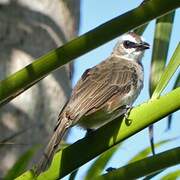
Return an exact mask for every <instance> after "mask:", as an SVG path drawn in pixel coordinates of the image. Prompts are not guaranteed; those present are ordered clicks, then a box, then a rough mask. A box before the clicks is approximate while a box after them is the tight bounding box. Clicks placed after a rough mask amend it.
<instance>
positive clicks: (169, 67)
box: [151, 43, 180, 99]
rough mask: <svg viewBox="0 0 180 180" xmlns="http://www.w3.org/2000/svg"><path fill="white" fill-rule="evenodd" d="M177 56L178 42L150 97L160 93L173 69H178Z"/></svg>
mask: <svg viewBox="0 0 180 180" xmlns="http://www.w3.org/2000/svg"><path fill="white" fill-rule="evenodd" d="M179 58H180V43H179V44H178V46H177V48H176V50H175V51H174V54H173V56H172V58H171V60H170V62H169V64H168V65H167V67H166V69H165V71H164V73H163V74H162V76H161V79H160V80H159V83H158V85H157V87H156V89H155V90H154V92H153V94H152V98H151V99H155V98H158V97H159V96H160V95H161V93H162V91H163V90H164V88H165V87H166V85H167V83H168V82H169V80H170V79H171V77H172V76H173V74H174V73H175V71H176V70H177V69H178V67H179V66H180V61H179Z"/></svg>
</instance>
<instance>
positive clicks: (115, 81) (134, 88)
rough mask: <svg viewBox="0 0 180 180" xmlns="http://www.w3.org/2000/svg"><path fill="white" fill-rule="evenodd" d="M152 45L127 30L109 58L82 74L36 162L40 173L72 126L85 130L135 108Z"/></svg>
mask: <svg viewBox="0 0 180 180" xmlns="http://www.w3.org/2000/svg"><path fill="white" fill-rule="evenodd" d="M149 48H150V45H149V44H148V43H147V42H145V41H144V38H143V37H141V36H139V35H138V34H136V33H135V32H132V31H131V32H128V33H125V34H124V35H122V36H120V37H119V39H118V42H117V44H116V45H115V47H114V48H113V51H112V53H111V54H110V55H109V57H108V58H106V59H105V60H104V61H102V62H101V63H100V64H98V65H96V66H94V67H92V68H89V69H87V70H86V71H85V72H84V73H83V74H82V76H81V78H80V79H79V81H78V82H77V84H76V85H75V87H74V89H73V90H72V94H71V96H70V98H69V100H68V102H67V103H66V105H65V106H64V108H63V110H62V111H61V112H60V114H59V116H58V121H57V124H56V126H55V128H54V132H53V134H52V137H51V139H50V141H49V143H48V145H47V147H46V148H45V151H44V154H43V157H42V159H41V160H40V162H39V163H38V165H37V168H36V173H37V174H40V173H41V172H42V171H45V170H46V169H47V167H48V165H49V163H50V162H51V160H52V157H53V155H54V154H55V152H56V151H57V149H58V146H59V144H60V142H61V140H62V138H63V136H64V135H65V133H66V132H67V130H68V129H69V128H70V127H72V126H74V125H80V126H81V127H83V128H85V129H97V128H99V127H101V126H103V125H104V124H106V123H108V122H109V121H111V120H113V119H115V118H117V117H119V116H121V115H123V114H125V113H126V112H127V110H128V108H129V107H132V104H133V102H134V101H135V100H136V98H137V97H138V95H139V94H140V91H141V89H142V88H143V78H144V77H143V76H144V73H143V72H144V71H143V66H142V63H141V60H142V57H143V55H144V52H145V50H146V49H149Z"/></svg>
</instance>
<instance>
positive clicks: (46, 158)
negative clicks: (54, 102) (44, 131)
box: [35, 118, 70, 175]
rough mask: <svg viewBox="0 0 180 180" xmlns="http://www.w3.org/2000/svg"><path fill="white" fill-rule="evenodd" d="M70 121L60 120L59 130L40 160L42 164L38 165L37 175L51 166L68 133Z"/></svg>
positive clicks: (54, 134)
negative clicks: (59, 146)
mask: <svg viewBox="0 0 180 180" xmlns="http://www.w3.org/2000/svg"><path fill="white" fill-rule="evenodd" d="M68 121H69V120H68V119H67V118H63V119H61V120H60V123H59V124H58V126H57V128H56V129H55V131H54V133H53V135H52V137H51V139H50V141H49V143H48V145H47V147H46V149H45V151H44V154H43V157H42V159H41V160H40V162H39V163H38V165H37V168H36V170H35V171H36V174H37V175H38V174H40V173H41V172H42V171H45V170H46V169H47V167H48V165H49V164H50V162H51V160H52V158H53V156H54V153H55V152H56V150H57V148H58V145H59V144H60V142H61V140H62V138H63V136H64V134H65V133H66V131H67V130H68V128H69V126H70V124H69V123H68Z"/></svg>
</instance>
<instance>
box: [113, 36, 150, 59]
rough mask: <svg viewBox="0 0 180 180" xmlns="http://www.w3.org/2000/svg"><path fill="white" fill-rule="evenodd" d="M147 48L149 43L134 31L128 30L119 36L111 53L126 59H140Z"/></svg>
mask: <svg viewBox="0 0 180 180" xmlns="http://www.w3.org/2000/svg"><path fill="white" fill-rule="evenodd" d="M149 48H150V45H149V44H148V43H146V42H145V41H144V39H143V38H142V37H141V36H139V35H137V34H136V33H134V32H129V33H126V34H124V35H122V36H121V37H120V38H119V40H118V43H117V44H116V46H115V47H114V50H113V54H114V55H116V56H120V57H122V58H125V59H128V60H133V61H140V60H141V59H142V57H143V54H144V51H145V50H146V49H149Z"/></svg>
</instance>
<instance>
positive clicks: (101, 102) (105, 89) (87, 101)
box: [67, 57, 137, 119]
mask: <svg viewBox="0 0 180 180" xmlns="http://www.w3.org/2000/svg"><path fill="white" fill-rule="evenodd" d="M135 76H136V68H135V67H134V66H133V65H132V63H131V62H129V61H127V60H122V59H119V60H115V59H113V57H111V59H109V60H107V61H104V62H102V63H101V64H99V65H97V66H96V67H94V68H91V69H88V70H86V71H85V72H84V74H83V75H82V77H81V79H80V80H79V81H78V83H77V85H76V86H75V88H74V90H73V92H72V96H71V98H70V101H69V103H68V105H67V108H69V115H70V117H71V119H75V118H77V116H82V115H86V114H87V113H88V114H89V112H90V111H91V110H92V109H101V108H102V107H104V106H105V105H106V103H107V102H108V101H109V100H110V99H111V98H112V97H114V96H118V97H121V96H125V95H126V94H128V93H129V91H130V90H131V87H132V85H135V84H136V83H137V78H135ZM93 111H94V110H93Z"/></svg>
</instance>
